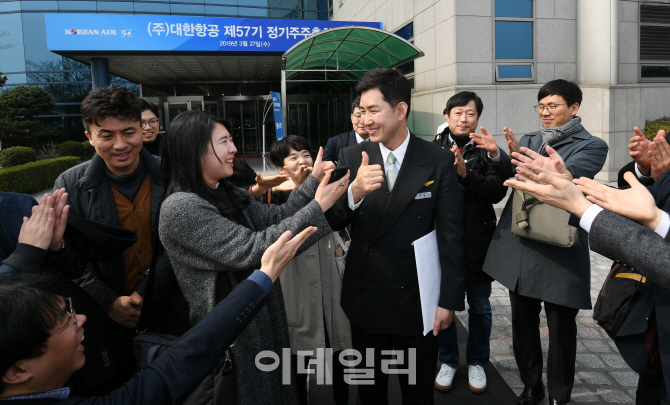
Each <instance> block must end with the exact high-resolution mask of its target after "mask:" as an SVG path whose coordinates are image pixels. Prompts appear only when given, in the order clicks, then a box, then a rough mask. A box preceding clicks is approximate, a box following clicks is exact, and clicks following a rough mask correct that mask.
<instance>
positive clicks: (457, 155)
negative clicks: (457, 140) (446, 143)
mask: <svg viewBox="0 0 670 405" xmlns="http://www.w3.org/2000/svg"><path fill="white" fill-rule="evenodd" d="M451 151H452V152H453V153H454V166H456V174H458V177H460V178H462V179H464V178H465V176H467V174H468V171H467V169H466V167H465V160H463V155H461V151H460V150H459V149H458V146H456V145H452V147H451Z"/></svg>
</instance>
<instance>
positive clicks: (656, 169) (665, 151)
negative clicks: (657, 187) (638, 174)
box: [648, 130, 670, 181]
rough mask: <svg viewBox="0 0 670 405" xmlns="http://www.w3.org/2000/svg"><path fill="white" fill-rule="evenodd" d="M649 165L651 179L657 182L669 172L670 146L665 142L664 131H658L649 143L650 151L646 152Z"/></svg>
mask: <svg viewBox="0 0 670 405" xmlns="http://www.w3.org/2000/svg"><path fill="white" fill-rule="evenodd" d="M648 155H649V163H650V164H651V177H653V179H654V181H659V180H660V179H661V177H663V174H665V172H667V171H668V170H670V145H668V141H666V140H665V131H664V130H660V131H658V134H657V135H656V138H654V142H651V150H650V151H649V152H648Z"/></svg>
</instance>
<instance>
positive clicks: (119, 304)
mask: <svg viewBox="0 0 670 405" xmlns="http://www.w3.org/2000/svg"><path fill="white" fill-rule="evenodd" d="M141 312H142V297H141V296H140V295H139V294H136V293H133V295H131V296H125V295H122V296H120V297H118V298H117V299H115V300H114V301H113V302H112V303H111V304H110V305H109V307H108V308H107V315H109V317H110V318H112V320H113V321H114V322H116V323H118V324H119V325H121V326H125V327H126V328H134V327H136V326H137V322H139V321H140V314H141Z"/></svg>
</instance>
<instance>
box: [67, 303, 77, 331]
mask: <svg viewBox="0 0 670 405" xmlns="http://www.w3.org/2000/svg"><path fill="white" fill-rule="evenodd" d="M65 301H67V303H68V312H69V313H70V314H72V320H73V321H74V330H79V325H77V313H76V312H74V306H72V298H70V297H67V298H65Z"/></svg>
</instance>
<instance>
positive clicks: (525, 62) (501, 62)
mask: <svg viewBox="0 0 670 405" xmlns="http://www.w3.org/2000/svg"><path fill="white" fill-rule="evenodd" d="M496 1H499V0H494V1H493V2H492V5H491V7H492V10H491V15H493V27H492V28H493V29H492V30H491V31H492V32H491V36H492V38H491V41H492V42H493V77H494V80H495V83H510V82H511V83H519V82H522V83H537V73H536V72H535V66H536V65H537V40H536V39H537V24H536V15H537V13H536V3H537V2H536V1H535V0H531V7H532V10H531V12H532V15H533V16H532V17H530V18H525V17H496ZM498 21H510V22H530V23H531V24H533V30H532V32H533V57H532V59H496V22H498ZM529 65H530V74H531V77H528V78H507V79H505V78H502V79H501V78H500V75H499V72H498V66H529Z"/></svg>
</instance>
